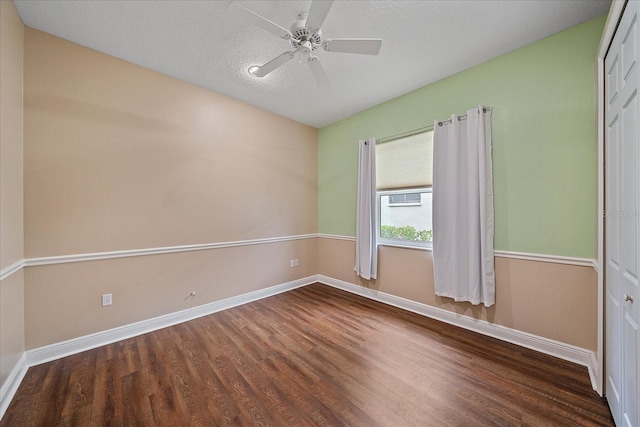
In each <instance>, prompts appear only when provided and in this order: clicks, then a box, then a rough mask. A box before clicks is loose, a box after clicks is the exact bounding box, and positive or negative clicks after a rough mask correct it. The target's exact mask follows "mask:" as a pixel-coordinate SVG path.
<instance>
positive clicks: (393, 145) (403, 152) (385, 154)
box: [376, 131, 433, 247]
mask: <svg viewBox="0 0 640 427" xmlns="http://www.w3.org/2000/svg"><path fill="white" fill-rule="evenodd" d="M432 158H433V131H428V132H422V133H419V134H416V135H411V136H407V137H403V138H398V139H394V140H392V141H388V142H382V143H380V144H379V145H377V146H376V173H377V177H376V180H377V188H378V192H377V204H378V206H377V229H378V243H380V244H391V245H401V246H412V247H431V241H432V240H433V231H432V225H431V224H432V221H431V206H432V198H431V177H432V173H431V166H432V163H433V160H432Z"/></svg>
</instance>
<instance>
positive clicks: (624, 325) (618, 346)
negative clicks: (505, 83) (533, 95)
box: [605, 1, 640, 427]
mask: <svg viewBox="0 0 640 427" xmlns="http://www.w3.org/2000/svg"><path fill="white" fill-rule="evenodd" d="M639 4H640V2H637V1H630V2H628V3H627V6H626V9H625V11H624V14H623V16H622V19H621V21H620V25H619V27H618V30H617V32H616V35H615V36H614V39H613V43H612V45H611V48H610V50H609V52H608V53H607V56H606V58H605V70H606V72H607V76H606V82H605V85H606V86H605V100H606V113H605V119H606V125H607V127H606V129H607V131H606V132H607V133H606V136H605V159H606V164H605V212H606V217H605V222H606V236H605V250H606V254H605V258H606V271H605V276H606V385H605V391H606V397H607V401H608V402H609V406H610V407H611V412H612V414H613V418H614V419H615V421H616V424H617V425H618V426H634V427H638V426H640V403H639V402H640V390H639V387H640V378H639V376H640V367H639V365H640V359H639V356H640V336H639V333H638V329H639V328H638V324H639V323H640V315H639V311H640V297H639V296H640V292H639V288H638V265H639V264H640V258H639V254H640V251H639V250H638V246H639V241H640V238H639V236H638V233H639V232H640V227H639V225H640V214H639V212H640V211H639V210H638V208H639V206H638V200H639V199H640V197H639V189H640V184H639V182H638V181H639V178H640V176H639V173H638V170H639V169H640V150H639V148H638V146H639V144H638V137H639V136H640V134H639V132H638V126H639V122H640V115H639V114H640V110H639V106H638V96H639V95H638V87H639V83H640V71H639V70H638V67H639V66H640V64H638V47H639V44H640V43H639V41H640V40H639V39H638V37H639V36H640V34H639V33H638V31H639V30H638V10H639V9H640V7H639Z"/></svg>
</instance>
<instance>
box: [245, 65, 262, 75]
mask: <svg viewBox="0 0 640 427" xmlns="http://www.w3.org/2000/svg"><path fill="white" fill-rule="evenodd" d="M259 68H260V67H258V66H257V65H252V66H251V67H249V70H248V71H249V74H251V75H252V76H253V77H260V76H258V75H256V74H255V72H256V71H258V69H259Z"/></svg>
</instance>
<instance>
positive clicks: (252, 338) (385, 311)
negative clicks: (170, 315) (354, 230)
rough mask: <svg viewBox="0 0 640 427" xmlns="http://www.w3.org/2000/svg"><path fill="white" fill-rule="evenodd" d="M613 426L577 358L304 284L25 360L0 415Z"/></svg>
mask: <svg viewBox="0 0 640 427" xmlns="http://www.w3.org/2000/svg"><path fill="white" fill-rule="evenodd" d="M129 425H140V426H156V425H157V426H161V425H162V426H164V425H166V426H223V425H235V426H288V425H297V426H314V425H317V426H367V427H371V426H394V427H396V426H484V425H490V426H493V425H501V426H511V425H513V426H520V425H540V426H554V425H571V426H576V425H581V426H582V425H584V426H587V425H598V426H603V425H604V426H610V425H613V421H612V419H611V415H610V413H609V410H608V408H607V405H606V402H605V401H604V400H603V399H601V398H600V397H599V396H598V395H597V394H596V393H595V392H594V391H593V390H592V388H591V385H590V382H589V377H588V373H587V370H586V368H584V367H581V366H577V365H574V364H572V363H568V362H565V361H562V360H559V359H556V358H553V357H550V356H546V355H543V354H540V353H537V352H534V351H531V350H527V349H524V348H521V347H518V346H515V345H512V344H508V343H505V342H502V341H499V340H496V339H492V338H488V337H485V336H482V335H479V334H475V333H473V332H469V331H465V330H462V329H459V328H456V327H453V326H450V325H447V324H444V323H441V322H438V321H434V320H431V319H427V318H425V317H422V316H419V315H417V314H413V313H409V312H406V311H403V310H400V309H397V308H394V307H390V306H387V305H384V304H380V303H377V302H374V301H370V300H367V299H365V298H362V297H359V296H356V295H352V294H349V293H346V292H343V291H340V290H337V289H334V288H331V287H328V286H325V285H321V284H314V285H310V286H306V287H304V288H299V289H296V290H293V291H290V292H287V293H284V294H280V295H276V296H273V297H270V298H267V299H263V300H260V301H257V302H253V303H250V304H246V305H243V306H240V307H236V308H232V309H229V310H226V311H223V312H219V313H216V314H212V315H209V316H206V317H202V318H199V319H196V320H193V321H190V322H187V323H183V324H180V325H176V326H172V327H169V328H165V329H162V330H159V331H155V332H152V333H148V334H145V335H141V336H138V337H135V338H131V339H127V340H124V341H121V342H118V343H114V344H110V345H106V346H103V347H100V348H97V349H94V350H90V351H86V352H83V353H80V354H76V355H73V356H69V357H66V358H64V359H60V360H56V361H53V362H50V363H46V364H43V365H39V366H35V367H32V368H30V369H29V371H28V372H27V374H26V377H25V378H24V381H23V382H22V384H21V386H20V388H19V390H18V392H17V394H16V396H15V397H14V399H13V401H12V403H11V405H10V406H9V408H8V410H7V412H6V414H5V416H4V418H3V420H2V421H1V422H0V427H8V426H12V427H18V426H129Z"/></svg>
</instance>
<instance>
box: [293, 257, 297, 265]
mask: <svg viewBox="0 0 640 427" xmlns="http://www.w3.org/2000/svg"><path fill="white" fill-rule="evenodd" d="M293 261H294V265H295V266H296V267H297V266H298V258H296V259H294V260H293Z"/></svg>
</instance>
